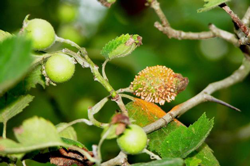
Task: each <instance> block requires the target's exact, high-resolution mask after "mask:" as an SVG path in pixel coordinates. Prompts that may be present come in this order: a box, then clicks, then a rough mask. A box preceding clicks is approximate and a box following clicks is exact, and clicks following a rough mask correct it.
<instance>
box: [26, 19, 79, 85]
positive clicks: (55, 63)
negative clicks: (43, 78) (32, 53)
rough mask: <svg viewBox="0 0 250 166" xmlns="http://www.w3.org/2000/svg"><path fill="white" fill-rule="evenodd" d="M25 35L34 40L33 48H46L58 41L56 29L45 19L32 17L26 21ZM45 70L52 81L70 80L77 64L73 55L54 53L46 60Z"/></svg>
mask: <svg viewBox="0 0 250 166" xmlns="http://www.w3.org/2000/svg"><path fill="white" fill-rule="evenodd" d="M23 33H24V35H25V36H26V37H27V38H29V39H31V40H32V43H33V49H35V50H39V51H41V50H45V49H48V48H49V47H51V46H52V45H53V44H54V43H55V41H56V34H55V30H54V28H53V27H52V25H51V24H50V23H49V22H48V21H46V20H43V19H37V18H36V19H32V20H29V21H27V22H26V23H25V25H24V29H23ZM45 71H46V74H47V76H48V77H49V78H50V80H51V81H53V82H55V83H62V82H65V81H68V80H69V79H70V78H71V77H72V76H73V74H74V72H75V64H74V61H73V60H72V58H71V57H69V56H68V55H66V54H63V53H56V54H53V55H52V56H51V57H50V58H49V59H48V60H47V62H46V65H45Z"/></svg>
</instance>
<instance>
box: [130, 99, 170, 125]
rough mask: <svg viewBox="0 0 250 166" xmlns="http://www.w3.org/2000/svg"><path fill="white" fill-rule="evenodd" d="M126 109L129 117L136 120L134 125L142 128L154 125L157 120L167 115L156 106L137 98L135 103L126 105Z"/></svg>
mask: <svg viewBox="0 0 250 166" xmlns="http://www.w3.org/2000/svg"><path fill="white" fill-rule="evenodd" d="M126 108H127V110H128V114H129V117H130V118H132V119H134V120H135V122H133V123H135V124H137V125H139V126H141V127H144V126H146V125H148V124H150V123H153V122H154V121H156V120H157V119H159V118H161V117H163V116H164V115H166V112H164V111H163V110H162V109H161V108H160V107H159V106H157V105H156V104H154V103H150V102H147V101H145V100H142V99H137V98H135V100H134V101H133V102H129V103H128V104H126Z"/></svg>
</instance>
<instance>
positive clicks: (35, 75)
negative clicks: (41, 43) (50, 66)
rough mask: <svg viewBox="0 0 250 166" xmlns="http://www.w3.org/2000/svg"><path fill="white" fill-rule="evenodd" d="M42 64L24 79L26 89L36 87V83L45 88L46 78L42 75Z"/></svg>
mask: <svg viewBox="0 0 250 166" xmlns="http://www.w3.org/2000/svg"><path fill="white" fill-rule="evenodd" d="M41 68H42V67H41V66H40V65H39V66H38V67H37V68H36V69H35V70H34V71H32V72H31V73H30V74H29V75H28V77H27V78H26V79H25V80H24V84H25V89H26V91H28V90H30V89H31V88H35V87H36V84H40V85H41V86H42V87H43V88H45V80H44V78H43V75H42V70H41Z"/></svg>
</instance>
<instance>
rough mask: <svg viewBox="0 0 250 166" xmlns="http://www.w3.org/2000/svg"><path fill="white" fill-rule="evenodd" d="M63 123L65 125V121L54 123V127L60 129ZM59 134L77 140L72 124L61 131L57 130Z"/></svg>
mask: <svg viewBox="0 0 250 166" xmlns="http://www.w3.org/2000/svg"><path fill="white" fill-rule="evenodd" d="M65 125H67V123H59V124H58V125H56V128H57V130H60V128H61V127H64V126H65ZM59 135H60V137H63V138H68V139H71V140H75V141H77V134H76V131H75V129H74V128H73V127H72V126H69V127H67V128H66V129H64V130H63V131H61V132H59Z"/></svg>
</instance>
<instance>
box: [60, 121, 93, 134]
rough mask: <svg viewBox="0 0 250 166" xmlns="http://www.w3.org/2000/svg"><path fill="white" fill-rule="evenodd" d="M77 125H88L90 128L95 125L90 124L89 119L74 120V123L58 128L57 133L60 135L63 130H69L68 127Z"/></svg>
mask: <svg viewBox="0 0 250 166" xmlns="http://www.w3.org/2000/svg"><path fill="white" fill-rule="evenodd" d="M77 123H85V124H87V125H89V126H92V125H93V123H92V122H90V121H89V120H88V119H76V120H74V121H72V122H70V123H67V124H66V125H64V126H62V127H59V128H57V132H58V133H60V132H62V131H63V130H65V129H67V128H68V127H70V126H72V125H74V124H77Z"/></svg>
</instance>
